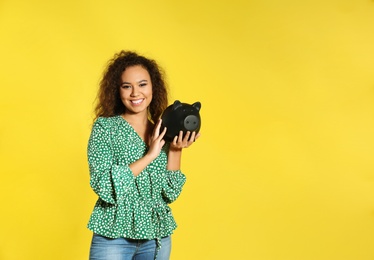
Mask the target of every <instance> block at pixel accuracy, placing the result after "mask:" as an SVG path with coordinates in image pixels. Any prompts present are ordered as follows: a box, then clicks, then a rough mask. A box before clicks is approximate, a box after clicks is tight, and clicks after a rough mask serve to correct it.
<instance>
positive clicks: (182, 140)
mask: <svg viewBox="0 0 374 260" xmlns="http://www.w3.org/2000/svg"><path fill="white" fill-rule="evenodd" d="M199 137H200V133H197V134H196V132H192V133H191V132H190V131H187V133H186V135H185V136H183V132H182V131H180V132H179V135H178V136H175V137H174V139H173V141H172V142H171V143H170V149H172V150H182V149H183V148H187V147H189V146H190V145H191V144H193V142H195V141H196V140H197V139H198V138H199Z"/></svg>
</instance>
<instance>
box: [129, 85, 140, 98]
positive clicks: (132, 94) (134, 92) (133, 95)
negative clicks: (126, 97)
mask: <svg viewBox="0 0 374 260" xmlns="http://www.w3.org/2000/svg"><path fill="white" fill-rule="evenodd" d="M138 95H139V91H138V88H137V87H133V88H132V91H131V96H132V97H136V96H138Z"/></svg>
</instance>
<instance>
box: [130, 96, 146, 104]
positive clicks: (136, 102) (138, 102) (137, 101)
mask: <svg viewBox="0 0 374 260" xmlns="http://www.w3.org/2000/svg"><path fill="white" fill-rule="evenodd" d="M143 100H144V98H142V99H137V100H130V101H131V103H132V104H134V105H139V104H140V103H142V102H143Z"/></svg>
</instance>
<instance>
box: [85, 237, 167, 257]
mask: <svg viewBox="0 0 374 260" xmlns="http://www.w3.org/2000/svg"><path fill="white" fill-rule="evenodd" d="M156 249H157V242H156V239H154V240H142V239H141V240H138V239H127V238H114V239H113V238H107V237H103V236H100V235H97V234H94V235H93V237H92V242H91V248H90V260H155V255H156ZM170 251H171V238H170V236H168V237H164V238H162V239H161V249H160V250H159V251H158V253H157V260H169V258H170Z"/></svg>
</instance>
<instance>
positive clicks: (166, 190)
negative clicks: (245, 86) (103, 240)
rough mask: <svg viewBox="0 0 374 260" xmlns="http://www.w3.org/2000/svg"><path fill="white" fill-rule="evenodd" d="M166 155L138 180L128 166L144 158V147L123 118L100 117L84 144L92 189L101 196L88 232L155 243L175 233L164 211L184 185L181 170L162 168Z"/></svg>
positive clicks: (162, 153)
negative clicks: (157, 239) (156, 240)
mask: <svg viewBox="0 0 374 260" xmlns="http://www.w3.org/2000/svg"><path fill="white" fill-rule="evenodd" d="M167 150H168V147H167V146H165V147H164V148H163V149H162V151H161V153H160V155H159V156H158V157H157V158H156V159H155V160H154V161H153V162H151V163H150V164H149V165H148V166H147V167H146V168H145V169H144V170H143V171H142V172H141V173H140V174H139V175H138V176H136V177H135V176H134V175H133V173H132V172H131V169H130V168H129V166H128V165H129V164H131V163H133V162H134V161H136V160H138V159H140V158H141V157H143V156H144V155H145V154H146V152H147V146H146V144H145V143H144V142H143V140H142V139H141V138H140V136H139V135H138V134H137V133H136V132H135V130H134V129H133V128H132V126H131V125H130V124H129V123H128V122H127V121H126V120H125V119H123V118H122V117H121V116H113V117H107V118H104V117H100V118H98V119H97V120H96V121H95V123H94V125H93V128H92V132H91V136H90V139H89V142H88V151H87V153H88V164H89V170H90V185H91V187H92V189H93V190H94V191H95V193H96V194H97V195H98V196H99V198H98V200H97V202H96V204H95V207H94V210H93V212H92V214H91V218H90V220H89V223H88V228H89V229H90V230H92V231H93V232H95V233H97V234H99V235H102V236H105V237H110V238H118V237H126V238H133V239H155V238H161V237H165V236H169V235H171V234H172V233H173V231H174V230H175V228H176V226H177V225H176V223H175V221H174V218H173V215H172V213H171V209H170V207H169V206H168V204H169V203H172V202H173V201H174V200H176V199H177V198H178V196H179V194H180V193H181V191H182V187H183V185H184V183H185V181H186V177H185V175H184V174H183V173H182V172H181V171H179V170H178V171H169V170H167V169H166V164H167Z"/></svg>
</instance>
